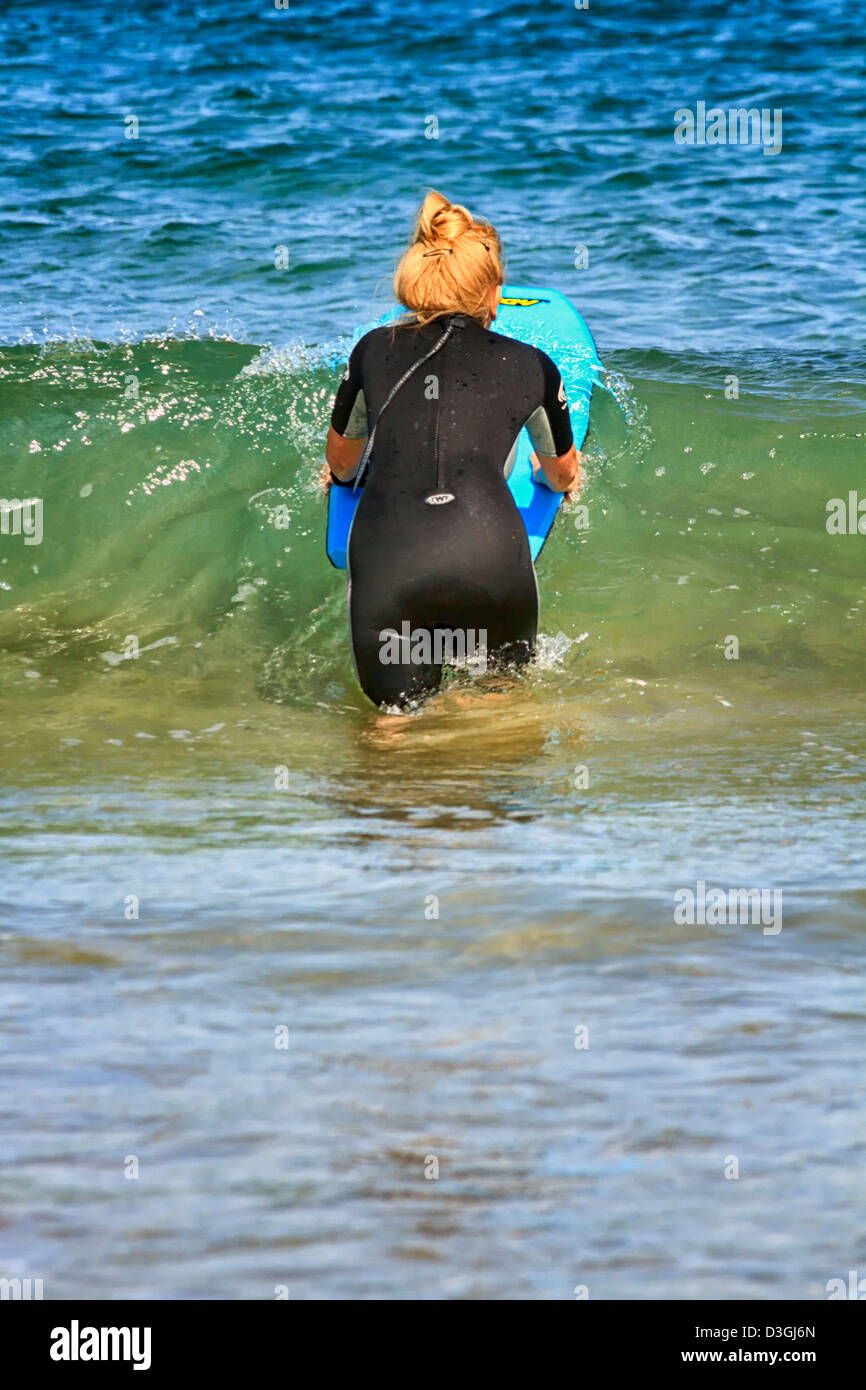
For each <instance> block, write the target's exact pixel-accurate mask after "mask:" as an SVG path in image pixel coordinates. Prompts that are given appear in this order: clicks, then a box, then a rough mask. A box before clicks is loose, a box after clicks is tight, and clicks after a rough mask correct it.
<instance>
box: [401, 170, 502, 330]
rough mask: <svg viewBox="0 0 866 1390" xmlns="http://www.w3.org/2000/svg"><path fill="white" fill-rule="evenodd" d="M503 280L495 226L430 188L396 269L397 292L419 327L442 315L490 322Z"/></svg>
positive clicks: (485, 322)
mask: <svg viewBox="0 0 866 1390" xmlns="http://www.w3.org/2000/svg"><path fill="white" fill-rule="evenodd" d="M503 279H504V272H503V269H502V246H501V243H500V241H499V237H498V235H497V233H496V230H495V228H493V227H491V225H490V223H489V222H484V221H483V220H482V219H481V218H476V217H473V216H472V214H471V212H468V211H467V209H466V208H464V207H462V206H461V205H460V204H459V203H449V201H448V199H447V198H446V197H444V196H443V195H442V194H441V193H436V192H434V191H433V190H432V189H431V191H430V192H429V193H428V194H427V197H426V198H425V199H424V202H423V203H422V204H421V207H420V208H419V210H418V216H417V218H416V219H415V226H414V229H413V232H412V241H411V244H410V246H409V249H408V251H406V252H405V253H404V255H403V257H402V259H401V261H400V264H399V265H398V266H397V273H396V274H395V276H394V293H395V295H396V296H397V298H398V299H399V301H400V303H401V304H404V305H405V306H406V308H407V309H409V310H410V311H411V313H412V315H413V316H414V321H415V322H416V323H418V324H424V323H429V322H430V321H431V319H435V318H437V317H438V316H439V315H440V314H455V313H460V314H467V315H469V316H470V317H471V318H474V319H479V320H480V321H481V323H483V324H484V326H485V328H486V327H487V325H488V324H489V323H490V320H491V317H492V315H491V311H490V292H491V290H492V289H494V288H495V287H496V286H497V285H501V284H502V282H503Z"/></svg>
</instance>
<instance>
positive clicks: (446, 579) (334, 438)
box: [326, 193, 581, 707]
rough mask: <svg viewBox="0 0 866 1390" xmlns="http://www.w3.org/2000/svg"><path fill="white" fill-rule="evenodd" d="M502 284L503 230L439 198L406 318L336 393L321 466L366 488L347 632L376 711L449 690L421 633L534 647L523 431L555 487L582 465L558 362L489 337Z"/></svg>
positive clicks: (412, 249)
mask: <svg viewBox="0 0 866 1390" xmlns="http://www.w3.org/2000/svg"><path fill="white" fill-rule="evenodd" d="M502 281H503V271H502V260H501V247H500V242H499V237H498V236H497V234H496V232H495V230H494V229H493V227H491V226H490V224H489V223H487V222H483V221H480V220H478V219H476V218H473V217H472V216H471V214H470V213H469V212H467V210H466V209H465V208H464V207H461V206H459V205H457V204H452V203H449V202H448V201H447V199H446V198H444V197H443V196H442V194H441V193H429V194H428V195H427V197H426V199H425V201H424V204H423V206H422V207H421V210H420V212H419V214H418V219H417V222H416V226H415V230H414V236H413V240H412V243H411V245H410V246H409V249H408V251H407V252H406V253H405V255H404V256H403V259H402V260H401V261H400V264H399V266H398V268H397V273H396V276H395V279H394V289H395V293H396V295H397V298H398V300H399V301H400V302H401V303H402V304H404V305H405V306H406V308H407V309H408V310H409V311H410V315H411V317H409V318H408V319H407V320H405V321H403V322H400V323H398V324H396V325H388V326H385V327H382V328H374V329H373V330H372V332H370V333H367V334H366V335H365V336H364V337H363V338H362V339H361V340H360V342H358V343H357V344H356V346H355V348H354V350H353V352H352V355H351V357H350V358H349V364H348V366H347V368H346V371H345V373H344V375H343V380H342V381H341V383H340V387H339V390H338V391H337V396H336V400H335V403H334V409H333V414H332V417H331V427H330V429H329V431H328V442H327V448H326V459H327V462H328V466H329V468H330V481H331V483H333V484H335V485H337V486H355V485H356V484H358V483H362V485H363V493H362V496H361V500H360V502H359V504H358V508H357V511H356V513H355V519H354V522H353V524H352V529H351V533H350V537H349V546H348V565H347V568H348V572H349V593H348V602H349V626H350V631H351V640H352V652H353V655H354V660H355V667H356V670H357V673H358V679H359V681H360V683H361V686H362V688H363V690H364V692H365V693H366V694H367V695H368V696H369V698H370V699H371V700H372V701H373V703H374V704H377V705H386V706H397V707H403V706H405V705H406V704H407V703H409V702H411V701H415V700H417V699H419V698H420V697H421V696H423V695H425V694H428V693H430V692H431V691H432V690H435V688H436V686H437V685H438V683H439V681H440V680H441V675H442V661H441V659H440V660H438V661H437V660H435V659H434V660H430V659H429V656H430V650H435V649H433V648H431V647H430V646H429V644H427V645H425V643H424V642H423V641H421V642H417V641H415V640H414V639H415V638H416V635H417V634H422V635H423V634H427V635H433V636H435V635H436V634H437V633H439V634H441V633H442V632H445V633H450V634H455V633H457V634H464V635H466V641H465V646H466V649H467V650H468V648H469V647H470V646H471V645H472V643H473V641H474V644H475V647H476V649H477V647H478V646H483V648H484V651H485V655H486V660H487V661H488V662H497V663H499V662H524V661H526V660H527V659H528V658H529V657H530V656H531V655H532V652H533V650H534V646H535V636H536V629H537V625H538V588H537V585H536V581H535V570H534V568H533V564H532V559H531V556H530V551H529V542H528V539H527V536H526V531H525V529H524V526H523V521H522V519H521V516H520V513H519V512H518V510H517V507H516V505H515V502H514V499H513V497H512V495H511V492H510V491H509V488H508V485H507V478H508V473H509V471H510V466H511V463H512V462H513V457H514V453H515V451H516V444H517V438H518V436H519V434H520V431H521V429H522V428H523V427H524V425H525V426H526V428H527V430H528V432H529V435H530V438H531V440H532V444H533V448H534V450H535V455H534V458H533V465H534V466H536V468H537V469H540V472H541V475H542V476H543V479H544V481H545V482H546V484H547V485H548V486H549V487H550V488H552V489H553V491H555V492H566V491H568V490H569V489H570V488H572V487H574V486H575V485H576V484H577V482H578V481H579V479H580V462H581V460H580V455H579V454H578V453H577V451H576V449H575V446H574V442H573V439H572V432H571V422H570V419H569V412H568V403H567V401H566V398H565V391H564V389H563V385H562V380H561V378H560V375H559V372H558V370H557V368H556V367H555V365H554V363H553V362H552V361H551V360H550V358H549V357H547V356H546V355H545V353H543V352H541V351H539V350H538V349H537V348H534V347H530V346H528V345H527V344H525V343H518V342H515V341H514V340H513V339H511V338H505V337H503V336H502V335H500V334H498V333H493V332H491V331H490V324H491V323H492V322H493V320H494V319H495V318H496V310H497V306H498V303H499V298H500V292H501V288H502ZM383 407H384V408H383ZM368 436H369V438H368ZM359 472H360V473H361V474H362V475H363V476H362V477H359V476H358V474H359ZM406 633H410V634H411V636H412V640H411V641H409V640H403V641H402V644H401V645H399V646H398V647H397V648H396V649H395V645H394V634H406ZM469 634H472V635H471V636H469ZM479 634H483V636H479ZM442 649H443V648H442V644H441V643H440V644H439V648H438V650H439V651H440V652H441V650H442ZM452 649H453V647H452ZM395 650H396V656H397V659H395ZM419 653H420V656H419Z"/></svg>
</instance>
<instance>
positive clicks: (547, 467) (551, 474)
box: [529, 444, 586, 499]
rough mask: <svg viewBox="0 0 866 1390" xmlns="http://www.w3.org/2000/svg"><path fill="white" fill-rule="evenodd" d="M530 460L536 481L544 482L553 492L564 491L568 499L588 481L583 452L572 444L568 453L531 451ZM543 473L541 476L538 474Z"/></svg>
mask: <svg viewBox="0 0 866 1390" xmlns="http://www.w3.org/2000/svg"><path fill="white" fill-rule="evenodd" d="M529 462H530V464H531V465H532V472H533V474H534V475H535V480H536V482H544V483H546V485H547V486H548V487H549V488H550V490H551V492H562V493H564V494H565V497H566V499H568V498H569V497H570V496H571V495H572V492H575V491H577V492H579V491H580V489H581V488H582V487H583V485H584V483H585V482H586V473H585V472H584V470H583V454H581V453H579V452H578V451H577V449H575V447H574V445H573V444H572V446H571V448H570V449H569V451H568V453H567V454H560V455H559V457H556V456H552V457H548V456H547V455H546V454H536V453H534V452H533V453H531V454H530V455H529ZM539 473H541V477H540V478H539V477H538V474H539Z"/></svg>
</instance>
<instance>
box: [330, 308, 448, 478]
mask: <svg viewBox="0 0 866 1390" xmlns="http://www.w3.org/2000/svg"><path fill="white" fill-rule="evenodd" d="M453 332H454V324H453V323H449V325H448V327H447V328H446V329H445V332H444V333H443V334H442V337H441V338H440V339H439V341H438V342H437V343H436V345H435V347H432V348H431V349H430V351H429V352H428V353H426V354H425V355H424V356H423V357H419V358H418V361H417V362H415V363H413V365H412V366H411V367H410V368H409V370H408V372H404V373H403V375H402V376H401V378H400V380H399V381H398V382H397V384H396V386H393V387H392V388H391V392H390V394H389V396H388V397H387V399H386V401H385V404H384V405H383V406H382V408H381V410H380V411H379V414H378V415H377V416H376V421H375V424H374V425H373V428H372V429H371V431H370V437H369V438H368V440H367V443H366V444H365V445H364V452H363V453H362V454H361V458H360V460H359V462H358V471H357V473H356V474H355V486H354V487H353V488H352V491H353V492H357V491H358V488H359V487H360V485H361V482H362V481H363V478H364V474H365V473H366V471H367V466H368V464H369V462H370V455H371V454H372V452H373V441H374V439H375V438H376V430H377V429H378V428H379V421H380V420H381V418H382V416H383V415H384V414H385V411H386V410H387V409H388V406H389V405H390V404H391V402H392V401H393V399H394V397H395V396H396V394H397V392H398V391H399V390H400V388H401V387H402V386H405V385H406V382H407V381H408V380H409V378H410V376H414V374H415V373H416V372H417V370H418V368H419V367H423V366H424V363H425V362H429V361H430V358H431V357H435V356H436V353H437V352H438V351H439V349H440V348H443V347H444V346H445V344H446V343H447V342H448V339H449V338H450V337H451V334H452V333H453ZM436 427H437V431H438V427H439V416H438V414H437V416H436Z"/></svg>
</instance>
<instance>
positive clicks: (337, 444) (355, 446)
mask: <svg viewBox="0 0 866 1390" xmlns="http://www.w3.org/2000/svg"><path fill="white" fill-rule="evenodd" d="M366 443H367V436H366V434H365V435H362V436H361V437H360V438H359V439H346V438H345V437H344V436H343V435H342V434H338V433H337V431H336V430H335V429H334V426H333V425H330V426H329V427H328V441H327V443H326V445H325V460H326V462H327V464H328V467H329V468H330V470H331V472H332V473H333V475H334V477H335V478H338V479H339V481H340V482H341V483H348V482H350V481H351V479H352V478H354V476H355V469H356V468H357V467H358V464H359V463H360V461H361V455H362V453H363V452H364V445H365V444H366Z"/></svg>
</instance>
